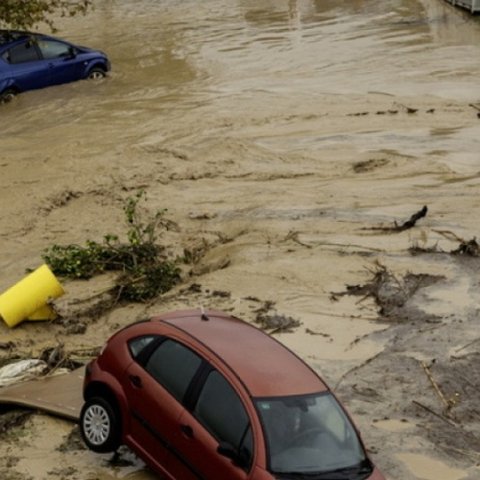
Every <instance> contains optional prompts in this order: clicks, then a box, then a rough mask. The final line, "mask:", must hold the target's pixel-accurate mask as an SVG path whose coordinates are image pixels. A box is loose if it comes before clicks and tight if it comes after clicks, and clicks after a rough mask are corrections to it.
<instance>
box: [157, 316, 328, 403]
mask: <svg viewBox="0 0 480 480" xmlns="http://www.w3.org/2000/svg"><path fill="white" fill-rule="evenodd" d="M207 318H208V320H207ZM152 321H162V322H164V323H167V324H169V325H171V326H172V327H174V328H175V329H177V330H180V331H182V332H183V333H184V334H186V335H187V336H189V337H192V338H193V339H196V340H197V341H199V342H200V343H202V344H203V345H204V346H206V347H207V348H208V349H209V350H210V351H212V352H213V353H214V354H215V355H216V356H217V357H218V358H219V359H220V360H221V361H222V362H223V363H224V364H226V365H227V366H228V367H230V369H231V370H233V372H234V373H235V374H236V375H237V376H238V377H240V379H241V381H242V382H243V384H244V385H245V386H246V388H247V390H248V391H249V392H250V394H251V395H252V396H253V397H276V396H287V395H301V394H309V393H317V392H321V391H324V390H327V386H326V385H325V383H323V382H322V380H321V379H320V378H319V377H318V375H317V374H316V373H315V372H314V371H313V370H312V369H311V368H310V367H309V366H308V365H307V364H306V363H304V362H303V361H302V360H301V359H300V358H299V357H297V356H296V355H295V354H294V353H293V352H291V351H290V350H288V349H287V348H286V347H285V346H284V345H282V344H281V343H280V342H278V341H277V340H275V339H274V338H272V337H270V336H268V335H267V334H266V333H264V332H262V331H261V330H259V329H257V328H255V327H254V326H252V325H249V324H248V323H246V322H244V321H243V320H240V319H238V318H235V317H232V316H230V315H228V314H226V313H223V312H217V311H207V312H205V314H204V317H203V319H202V312H201V311H200V310H190V311H179V312H172V313H167V314H165V315H160V316H157V317H154V318H153V319H152Z"/></svg>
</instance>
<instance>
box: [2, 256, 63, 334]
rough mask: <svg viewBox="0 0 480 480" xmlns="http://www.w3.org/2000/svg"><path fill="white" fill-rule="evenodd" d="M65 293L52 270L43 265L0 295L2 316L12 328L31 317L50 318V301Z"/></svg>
mask: <svg viewBox="0 0 480 480" xmlns="http://www.w3.org/2000/svg"><path fill="white" fill-rule="evenodd" d="M64 293H65V292H64V290H63V288H62V286H61V285H60V283H59V282H58V280H57V278H56V277H55V275H54V274H53V273H52V271H51V270H50V269H49V268H48V266H47V265H42V266H41V267H39V268H37V269H36V270H35V271H34V272H32V273H30V274H29V275H27V276H26V277H25V278H24V279H23V280H20V281H19V282H18V283H16V284H15V285H14V286H13V287H10V288H9V289H8V290H7V291H6V292H4V293H3V294H2V295H0V316H1V317H2V318H3V320H4V321H5V323H6V324H7V325H8V326H9V327H10V328H13V327H15V326H16V325H18V324H19V323H20V322H22V321H23V320H25V319H26V318H29V317H32V320H33V319H37V320H38V319H39V317H43V319H45V320H46V319H50V318H52V316H51V315H52V309H51V307H50V306H49V305H48V301H49V300H50V299H53V298H58V297H60V296H61V295H63V294H64ZM47 313H49V314H47Z"/></svg>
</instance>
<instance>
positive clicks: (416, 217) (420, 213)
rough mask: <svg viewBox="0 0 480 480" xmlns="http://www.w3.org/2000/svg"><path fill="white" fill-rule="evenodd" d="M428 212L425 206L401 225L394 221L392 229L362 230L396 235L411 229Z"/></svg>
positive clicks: (373, 228)
mask: <svg viewBox="0 0 480 480" xmlns="http://www.w3.org/2000/svg"><path fill="white" fill-rule="evenodd" d="M427 212H428V207H427V206H426V205H425V206H424V207H423V208H422V209H421V210H419V211H418V212H416V213H414V214H413V215H412V216H411V217H410V218H409V219H408V220H407V221H406V222H404V223H402V224H400V225H399V224H398V223H397V222H396V221H395V222H394V225H393V227H371V228H364V230H377V231H381V232H390V233H398V232H403V231H405V230H408V229H410V228H413V227H414V226H415V224H416V223H417V222H418V220H420V219H421V218H423V217H425V216H426V215H427Z"/></svg>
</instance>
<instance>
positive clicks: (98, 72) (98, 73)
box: [87, 67, 107, 80]
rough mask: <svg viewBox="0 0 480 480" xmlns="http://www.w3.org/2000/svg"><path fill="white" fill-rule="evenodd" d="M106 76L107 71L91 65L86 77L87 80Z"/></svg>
mask: <svg viewBox="0 0 480 480" xmlns="http://www.w3.org/2000/svg"><path fill="white" fill-rule="evenodd" d="M106 76H107V72H106V71H105V70H104V69H103V68H102V67H93V68H92V69H91V70H90V72H88V76H87V78H88V79H89V80H100V79H102V78H105V77H106Z"/></svg>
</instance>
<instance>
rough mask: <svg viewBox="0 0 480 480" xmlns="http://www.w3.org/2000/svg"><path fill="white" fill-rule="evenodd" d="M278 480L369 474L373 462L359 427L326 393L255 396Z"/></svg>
mask: <svg viewBox="0 0 480 480" xmlns="http://www.w3.org/2000/svg"><path fill="white" fill-rule="evenodd" d="M255 403H256V407H257V409H258V412H259V413H260V417H261V421H262V424H263V429H264V432H265V437H266V440H267V452H268V457H269V469H270V470H271V471H272V473H274V474H276V476H277V477H278V478H294V479H295V478H311V479H315V478H318V479H322V478H327V476H325V474H328V478H329V479H330V478H335V479H341V478H348V479H350V478H355V479H357V478H358V479H361V478H368V476H369V474H370V473H371V472H372V466H371V464H370V462H369V461H368V459H367V458H366V455H365V452H364V449H363V447H362V444H361V443H360V440H359V438H358V436H357V433H356V431H355V429H354V428H353V426H352V424H351V423H350V421H349V419H348V417H347V416H346V415H345V413H344V411H343V410H342V408H341V407H340V406H339V404H338V402H337V401H336V399H335V397H334V396H333V395H331V394H330V393H328V392H324V393H320V394H317V395H302V396H290V397H276V398H267V399H257V400H256V402H255Z"/></svg>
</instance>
